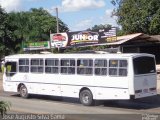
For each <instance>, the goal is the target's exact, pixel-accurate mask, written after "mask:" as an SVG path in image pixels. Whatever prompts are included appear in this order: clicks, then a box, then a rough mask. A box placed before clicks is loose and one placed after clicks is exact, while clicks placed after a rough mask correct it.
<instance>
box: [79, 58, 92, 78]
mask: <svg viewBox="0 0 160 120" xmlns="http://www.w3.org/2000/svg"><path fill="white" fill-rule="evenodd" d="M77 74H80V75H84V74H86V75H92V74H93V60H92V59H78V60H77Z"/></svg>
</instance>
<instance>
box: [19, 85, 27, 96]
mask: <svg viewBox="0 0 160 120" xmlns="http://www.w3.org/2000/svg"><path fill="white" fill-rule="evenodd" d="M19 92H20V96H21V97H22V98H28V96H29V94H28V90H27V88H26V86H25V85H21V86H20V90H19Z"/></svg>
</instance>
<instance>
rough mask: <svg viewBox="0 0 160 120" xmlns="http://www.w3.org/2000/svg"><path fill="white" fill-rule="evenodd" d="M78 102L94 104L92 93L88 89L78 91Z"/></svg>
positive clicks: (87, 104) (86, 104)
mask: <svg viewBox="0 0 160 120" xmlns="http://www.w3.org/2000/svg"><path fill="white" fill-rule="evenodd" d="M79 97H80V102H81V103H82V104H83V105H85V106H91V105H93V104H94V100H93V95H92V93H91V92H90V91H89V90H83V91H82V92H80V96H79Z"/></svg>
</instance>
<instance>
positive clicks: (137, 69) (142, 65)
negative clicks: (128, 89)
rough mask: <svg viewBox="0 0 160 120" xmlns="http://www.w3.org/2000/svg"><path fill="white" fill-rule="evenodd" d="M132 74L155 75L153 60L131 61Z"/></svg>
mask: <svg viewBox="0 0 160 120" xmlns="http://www.w3.org/2000/svg"><path fill="white" fill-rule="evenodd" d="M133 65H134V74H135V75H140V74H148V73H155V72H156V68H155V59H154V58H153V57H146V56H145V57H138V58H134V59H133Z"/></svg>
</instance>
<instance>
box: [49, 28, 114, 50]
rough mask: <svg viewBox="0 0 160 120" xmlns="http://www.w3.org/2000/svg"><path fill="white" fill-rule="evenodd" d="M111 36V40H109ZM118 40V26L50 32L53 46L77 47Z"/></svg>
mask: <svg viewBox="0 0 160 120" xmlns="http://www.w3.org/2000/svg"><path fill="white" fill-rule="evenodd" d="M109 38H110V41H109V40H108V39H109ZM113 38H114V41H116V28H111V29H102V30H97V31H76V32H67V33H55V34H50V39H51V47H52V48H58V47H59V48H60V47H77V46H88V45H92V44H98V43H106V42H113V41H112V39H113Z"/></svg>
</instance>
